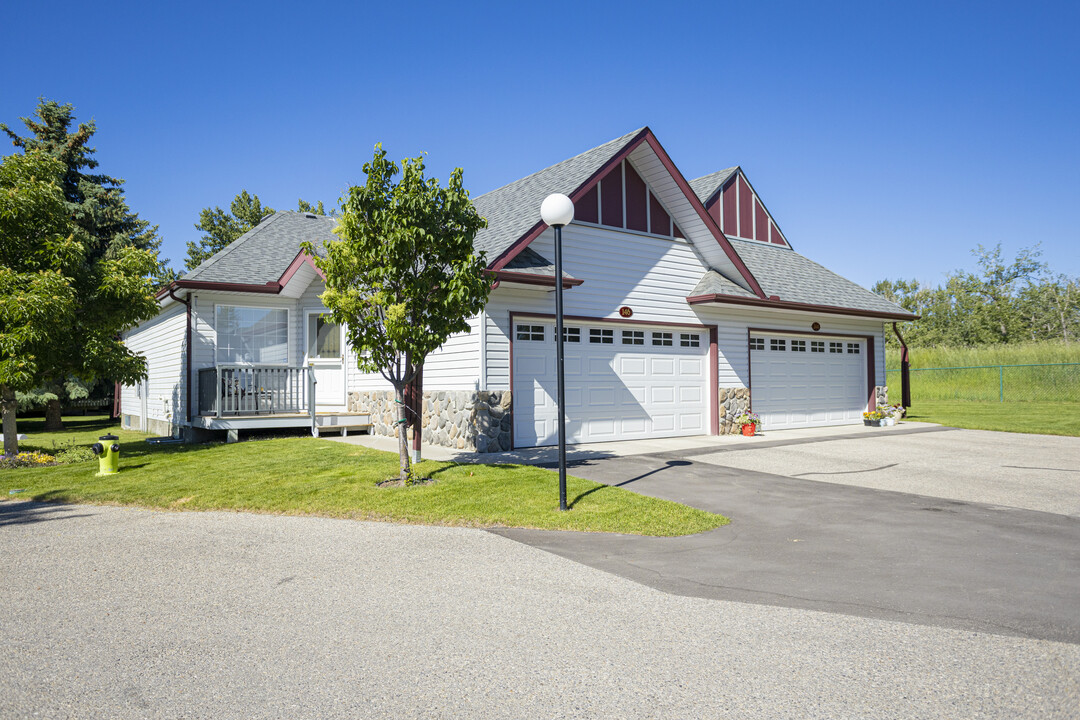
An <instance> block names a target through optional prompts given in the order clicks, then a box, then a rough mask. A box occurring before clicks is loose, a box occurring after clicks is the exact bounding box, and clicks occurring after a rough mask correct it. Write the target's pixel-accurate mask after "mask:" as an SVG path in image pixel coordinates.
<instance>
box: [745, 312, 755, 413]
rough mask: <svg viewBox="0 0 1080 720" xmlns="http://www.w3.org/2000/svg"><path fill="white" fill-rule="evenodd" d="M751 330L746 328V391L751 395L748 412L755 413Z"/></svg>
mask: <svg viewBox="0 0 1080 720" xmlns="http://www.w3.org/2000/svg"><path fill="white" fill-rule="evenodd" d="M752 352H753V350H751V349H750V328H749V327H748V328H746V389H747V390H748V391H749V393H750V402H749V404H748V405H747V411H748V412H754V363H753V361H752V359H751V358H750V353H752Z"/></svg>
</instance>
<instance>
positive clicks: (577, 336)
mask: <svg viewBox="0 0 1080 720" xmlns="http://www.w3.org/2000/svg"><path fill="white" fill-rule="evenodd" d="M562 339H563V342H568V343H571V342H576V343H579V342H581V328H572V327H566V326H565V325H564V326H563V329H562Z"/></svg>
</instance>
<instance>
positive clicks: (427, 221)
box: [304, 144, 491, 483]
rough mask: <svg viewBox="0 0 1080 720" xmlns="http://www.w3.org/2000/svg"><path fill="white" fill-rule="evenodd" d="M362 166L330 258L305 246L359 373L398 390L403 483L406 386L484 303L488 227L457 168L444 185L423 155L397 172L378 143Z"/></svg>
mask: <svg viewBox="0 0 1080 720" xmlns="http://www.w3.org/2000/svg"><path fill="white" fill-rule="evenodd" d="M363 170H364V173H365V174H366V175H367V182H366V183H365V184H364V185H361V186H355V187H351V188H349V190H348V192H347V194H346V196H345V197H344V198H343V204H342V210H343V215H342V217H341V222H340V224H339V225H338V227H337V228H336V229H335V231H334V232H335V233H336V234H337V235H338V236H339V237H340V238H341V239H340V240H339V241H336V242H331V243H328V244H327V246H326V248H325V249H326V256H325V257H318V255H317V254H316V252H315V248H314V247H313V246H312V245H311V243H305V245H304V249H305V250H306V251H307V252H308V253H309V254H311V255H312V256H313V257H314V258H315V263H316V265H318V267H319V269H320V270H322V272H323V273H324V274H325V275H326V291H325V292H324V293H323V294H322V296H321V298H322V301H323V304H325V305H326V307H327V308H329V309H330V312H331V314H332V315H333V318H334V321H335V322H337V323H341V324H343V325H344V326H345V327H346V329H347V336H348V338H349V342H350V344H351V345H352V346H353V348H355V349H356V351H357V358H358V361H357V364H358V365H359V367H360V369H361V370H364V371H366V372H380V373H381V374H382V376H383V377H385V378H386V379H387V380H388V381H389V382H390V383H391V384H392V385H393V386H394V395H395V399H396V401H397V408H398V412H397V425H398V447H399V452H400V455H401V480H402V481H403V482H405V483H409V482H411V477H412V476H411V472H410V467H409V453H408V447H407V442H406V432H405V428H406V415H405V404H404V401H405V397H404V395H405V386H406V385H408V383H409V382H411V381H412V380H413V378H414V377H415V376H416V373H417V370H418V369H419V368H420V367H421V366H422V365H423V363H424V358H425V357H427V355H428V354H429V353H431V352H432V351H433V350H435V349H436V348H438V347H439V346H440V345H442V344H443V343H445V342H446V341H447V339H448V338H449V337H450V336H451V335H453V334H454V333H459V332H466V331H468V330H469V318H471V317H473V316H474V315H476V314H477V313H478V312H480V310H481V309H482V308H483V307H484V305H485V303H486V302H487V298H488V294H489V293H490V292H491V279H490V277H488V274H487V273H486V271H485V267H486V264H485V261H484V256H483V253H478V252H477V251H476V250H475V249H474V248H473V238H474V237H476V233H477V232H478V231H479V230H480V229H481V228H483V227H485V226H486V224H487V223H486V221H485V220H484V218H482V217H480V215H478V214H477V212H476V209H475V208H474V207H473V204H472V202H471V201H470V200H469V193H468V191H466V190H465V189H464V187H463V186H462V170H461V168H457V169H455V170H454V171H453V172H452V173H451V174H450V179H449V181H448V182H447V185H446V187H441V186H440V185H439V181H438V180H436V179H434V178H426V177H424V161H423V158H422V157H418V158H413V159H405V160H403V161H402V162H401V166H400V168H399V166H398V165H397V163H395V162H393V161H390V160H387V159H386V151H385V150H383V149H382V145H381V144H380V145H376V146H375V156H374V158H373V159H372V160H371V162H368V163H365V164H364V168H363ZM399 173H400V174H401V179H400V180H398V181H395V176H396V175H398V174H399ZM416 431H417V432H419V428H417V430H416Z"/></svg>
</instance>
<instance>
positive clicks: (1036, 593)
mask: <svg viewBox="0 0 1080 720" xmlns="http://www.w3.org/2000/svg"><path fill="white" fill-rule="evenodd" d="M913 429H915V430H916V432H907V433H899V432H897V433H892V434H872V433H863V434H859V435H851V436H845V435H843V434H835V435H833V436H831V437H812V438H798V439H793V440H786V439H785V438H784V437H783V434H781V433H777V434H776V437H775V438H774V439H767V438H759V439H757V440H759V442H757V443H756V444H755V445H752V446H751V445H749V444H742V445H726V446H724V447H722V448H717V447H716V446H715V445H710V446H706V447H702V448H699V449H697V450H694V449H680V450H679V451H677V452H671V453H655V454H651V455H636V456H633V457H608V458H594V459H587V460H583V461H579V462H575V463H573V465H572V472H573V473H574V474H575V475H579V476H582V477H586V478H589V479H592V480H596V481H600V482H605V483H608V484H613V485H620V486H622V487H626V488H628V489H632V490H634V491H635V492H639V493H643V494H646V495H652V496H655V497H663V498H667V499H671V500H676V501H678V502H683V503H686V504H689V505H693V506H696V507H701V508H704V509H708V510H713V511H716V512H722V513H724V514H726V515H728V516H729V517H731V518H732V524H731V525H729V526H727V527H724V528H719V529H717V530H715V531H712V532H710V533H704V534H701V535H697V536H692V537H686V538H640V537H629V536H611V535H598V534H589V533H554V532H545V531H533V530H515V529H500V530H496V531H494V532H497V533H498V534H500V535H503V536H506V537H510V538H513V539H515V540H518V541H520V542H524V543H527V544H529V545H532V546H534V547H539V548H543V549H545V550H548V551H550V552H554V553H556V554H558V555H561V556H563V557H567V558H571V559H573V560H576V561H578V562H581V563H584V564H586V565H589V566H591V567H594V568H598V569H602V570H606V571H608V572H613V573H615V574H618V575H621V576H623V577H626V578H630V579H633V580H636V581H638V582H641V583H644V584H646V585H649V586H651V587H654V588H658V589H661V590H665V591H668V592H674V593H678V594H681V595H688V596H693V597H703V598H711V599H721V600H738V601H746V602H755V603H763V604H769V605H779V606H786V607H793V608H808V609H816V610H826V611H830V612H839V613H847V614H852V615H859V616H864V617H873V618H884V619H890V620H903V621H907V622H917V623H924V624H929V625H937V626H943V627H950V628H961V629H970V630H982V631H989V632H995V633H1002V634H1012V635H1018V636H1024V637H1034V638H1044V639H1054V640H1061V641H1065V642H1072V643H1080V517H1077V515H1078V509H1080V483H1078V482H1077V480H1080V478H1078V477H1077V475H1080V473H1076V468H1077V467H1078V466H1080V439H1078V438H1047V437H1044V436H1030V435H1027V436H1025V435H1011V434H1005V433H986V432H979V431H964V430H952V429H948V428H922V429H921V430H920V429H919V428H918V426H914V428H913ZM883 488H887V489H883ZM1047 510H1053V511H1047Z"/></svg>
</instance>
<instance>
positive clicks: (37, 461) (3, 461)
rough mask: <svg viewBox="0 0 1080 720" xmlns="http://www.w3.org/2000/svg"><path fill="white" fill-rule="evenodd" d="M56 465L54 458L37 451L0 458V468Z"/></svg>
mask: <svg viewBox="0 0 1080 720" xmlns="http://www.w3.org/2000/svg"><path fill="white" fill-rule="evenodd" d="M56 464H57V462H56V458H55V457H53V456H52V455H46V454H45V453H42V452H37V451H34V452H21V453H18V454H16V455H4V456H2V457H0V468H20V467H45V466H48V465H56Z"/></svg>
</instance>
